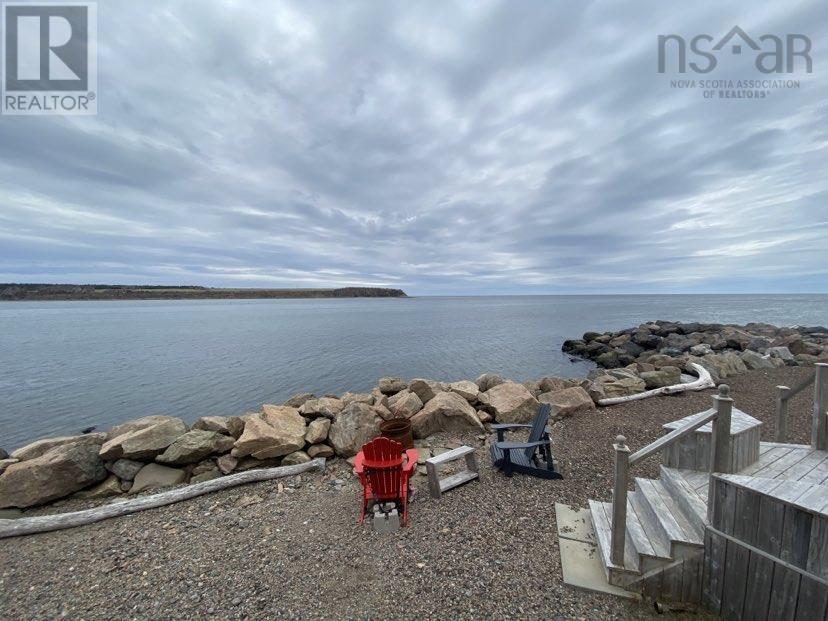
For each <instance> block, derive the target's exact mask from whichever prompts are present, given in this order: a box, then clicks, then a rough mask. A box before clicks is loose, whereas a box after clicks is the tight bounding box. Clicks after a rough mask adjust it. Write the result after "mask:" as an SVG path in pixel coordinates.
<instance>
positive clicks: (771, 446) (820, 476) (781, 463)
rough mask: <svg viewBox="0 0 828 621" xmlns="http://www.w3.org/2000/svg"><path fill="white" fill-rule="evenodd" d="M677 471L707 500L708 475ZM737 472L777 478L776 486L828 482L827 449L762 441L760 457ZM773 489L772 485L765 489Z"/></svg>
mask: <svg viewBox="0 0 828 621" xmlns="http://www.w3.org/2000/svg"><path fill="white" fill-rule="evenodd" d="M679 472H680V473H681V475H682V477H683V478H684V479H685V481H687V482H688V483H689V484H690V486H691V487H692V488H693V489H694V490H695V492H696V493H697V494H698V495H699V496H700V497H702V498H703V499H704V500H705V503H706V502H707V487H708V484H709V483H708V479H709V474H708V473H707V472H699V471H697V470H680V471H679ZM736 474H737V475H739V476H743V477H753V478H756V479H772V480H777V481H779V485H778V486H776V487H779V486H781V485H782V484H783V483H784V482H786V481H795V482H798V483H808V484H812V485H828V451H818V450H816V449H813V448H811V447H810V446H807V445H803V444H778V443H776V442H761V443H760V444H759V459H758V460H757V461H756V462H755V463H754V464H752V465H750V466H748V467H747V468H745V469H743V470H740V471H739V472H737V473H736ZM773 489H775V487H771V488H769V489H768V490H767V491H771V490H773ZM803 489H804V488H803Z"/></svg>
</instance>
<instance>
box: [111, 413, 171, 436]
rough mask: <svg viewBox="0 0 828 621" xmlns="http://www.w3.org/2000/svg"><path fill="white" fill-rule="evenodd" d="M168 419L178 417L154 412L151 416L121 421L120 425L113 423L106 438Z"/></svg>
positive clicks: (138, 429)
mask: <svg viewBox="0 0 828 621" xmlns="http://www.w3.org/2000/svg"><path fill="white" fill-rule="evenodd" d="M170 420H178V419H177V418H173V417H172V416H165V415H163V414H154V415H152V416H144V417H142V418H136V419H134V420H129V421H127V422H125V423H121V424H120V425H115V426H114V427H113V428H112V429H110V430H109V431H108V432H107V434H106V439H107V440H111V439H112V438H117V437H118V436H122V435H124V434H125V433H130V432H132V431H140V430H141V429H146V428H147V427H152V426H153V425H157V424H158V423H163V422H166V421H170Z"/></svg>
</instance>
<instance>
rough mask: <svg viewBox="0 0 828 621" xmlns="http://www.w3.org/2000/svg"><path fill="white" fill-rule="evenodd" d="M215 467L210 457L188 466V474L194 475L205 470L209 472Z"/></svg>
mask: <svg viewBox="0 0 828 621" xmlns="http://www.w3.org/2000/svg"><path fill="white" fill-rule="evenodd" d="M215 467H216V462H214V461H213V460H212V459H205V460H203V461H200V462H198V463H197V464H196V465H195V466H191V467H190V475H191V476H196V475H199V474H203V473H205V472H209V471H210V470H213V469H214V468H215Z"/></svg>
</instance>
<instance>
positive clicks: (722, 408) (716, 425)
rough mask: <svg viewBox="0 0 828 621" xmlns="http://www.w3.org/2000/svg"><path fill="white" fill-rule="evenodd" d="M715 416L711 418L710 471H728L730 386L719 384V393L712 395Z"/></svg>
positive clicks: (731, 402)
mask: <svg viewBox="0 0 828 621" xmlns="http://www.w3.org/2000/svg"><path fill="white" fill-rule="evenodd" d="M713 407H715V408H716V418H715V419H713V433H711V434H710V436H711V438H710V439H711V442H712V446H711V451H712V454H713V455H712V459H711V469H712V472H725V473H727V472H730V470H731V467H730V416H731V414H732V412H733V399H731V398H730V386H728V385H727V384H722V385H721V386H719V394H718V395H714V396H713Z"/></svg>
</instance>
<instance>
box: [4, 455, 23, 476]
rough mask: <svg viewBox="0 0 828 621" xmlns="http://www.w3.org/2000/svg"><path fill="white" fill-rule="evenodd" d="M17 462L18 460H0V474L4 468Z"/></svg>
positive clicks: (10, 458)
mask: <svg viewBox="0 0 828 621" xmlns="http://www.w3.org/2000/svg"><path fill="white" fill-rule="evenodd" d="M19 461H20V460H19V459H14V458H12V457H8V458H6V459H0V474H3V472H5V471H6V468H8V467H9V466H11V465H12V464H16V463H18V462H19Z"/></svg>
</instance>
